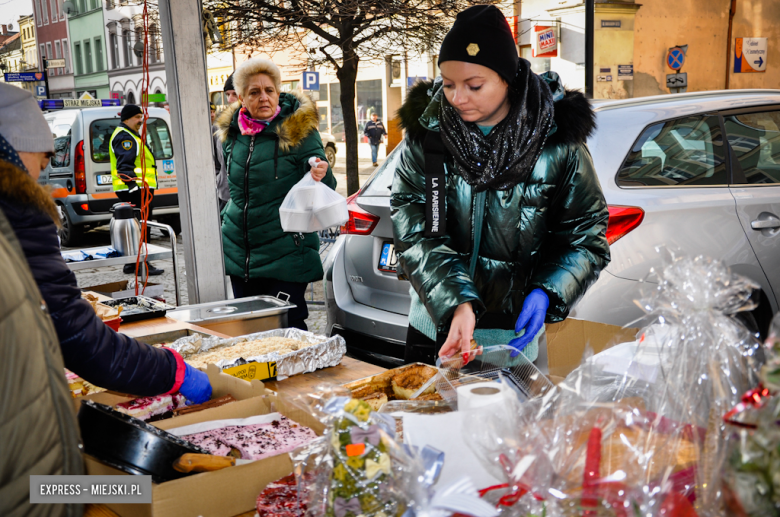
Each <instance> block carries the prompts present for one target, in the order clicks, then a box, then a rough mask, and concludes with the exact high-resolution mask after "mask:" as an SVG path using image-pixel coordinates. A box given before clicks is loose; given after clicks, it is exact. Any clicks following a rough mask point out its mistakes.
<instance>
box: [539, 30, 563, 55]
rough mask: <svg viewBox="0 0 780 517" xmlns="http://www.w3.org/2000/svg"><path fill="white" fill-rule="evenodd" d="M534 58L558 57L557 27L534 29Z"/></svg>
mask: <svg viewBox="0 0 780 517" xmlns="http://www.w3.org/2000/svg"><path fill="white" fill-rule="evenodd" d="M534 32H535V33H534V38H533V57H558V34H557V32H556V30H555V27H544V26H537V27H534Z"/></svg>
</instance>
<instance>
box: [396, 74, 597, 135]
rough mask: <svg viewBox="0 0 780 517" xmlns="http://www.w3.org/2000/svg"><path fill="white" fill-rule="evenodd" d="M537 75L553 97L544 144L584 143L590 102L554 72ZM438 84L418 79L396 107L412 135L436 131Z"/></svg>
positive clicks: (592, 123)
mask: <svg viewBox="0 0 780 517" xmlns="http://www.w3.org/2000/svg"><path fill="white" fill-rule="evenodd" d="M540 77H541V78H542V79H543V80H544V82H546V83H547V84H548V86H549V87H550V89H551V90H552V93H553V97H554V99H555V103H554V115H553V118H554V121H555V126H554V129H553V130H552V131H551V132H550V135H549V136H548V138H547V143H546V145H558V144H567V145H571V144H574V145H577V144H584V143H585V142H586V141H587V139H588V137H589V136H590V135H591V134H592V133H593V131H595V129H596V115H595V113H593V110H592V109H591V106H590V102H588V99H587V98H585V96H584V95H583V94H582V92H580V91H577V90H566V89H564V87H563V86H562V85H561V84H560V78H559V77H558V75H557V74H555V73H550V72H547V73H544V74H541V76H540ZM441 85H442V83H441V79H437V80H435V81H422V82H418V83H417V84H416V85H415V86H413V87H412V89H411V90H410V91H409V94H408V95H407V97H406V101H405V102H404V103H403V105H402V106H401V108H400V109H399V110H398V117H399V119H400V125H401V127H402V128H404V129H405V130H406V132H407V133H408V134H409V136H410V137H411V138H419V137H421V136H422V135H423V134H424V133H425V131H426V130H434V131H438V129H439V128H438V105H439V102H441V96H443V95H444V93H443V91H442V86H441Z"/></svg>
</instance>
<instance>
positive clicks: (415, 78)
mask: <svg viewBox="0 0 780 517" xmlns="http://www.w3.org/2000/svg"><path fill="white" fill-rule="evenodd" d="M427 80H428V78H427V77H425V76H410V77H407V78H406V87H407V88H411V87H412V86H414V84H415V83H416V82H418V81H427Z"/></svg>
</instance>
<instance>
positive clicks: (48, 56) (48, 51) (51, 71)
mask: <svg viewBox="0 0 780 517" xmlns="http://www.w3.org/2000/svg"><path fill="white" fill-rule="evenodd" d="M52 58H54V53H53V52H52V51H51V41H49V42H47V43H46V59H52ZM48 73H49V77H51V76H53V75H54V69H53V68H49V70H48Z"/></svg>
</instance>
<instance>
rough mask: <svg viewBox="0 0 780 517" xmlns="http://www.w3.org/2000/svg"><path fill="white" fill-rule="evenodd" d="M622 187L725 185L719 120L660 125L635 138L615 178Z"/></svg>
mask: <svg viewBox="0 0 780 517" xmlns="http://www.w3.org/2000/svg"><path fill="white" fill-rule="evenodd" d="M617 183H618V185H619V186H621V187H699V186H712V185H728V183H729V181H728V171H727V170H726V161H725V150H724V146H723V135H722V133H721V130H720V121H719V120H718V117H713V116H703V115H702V116H694V117H685V118H680V119H675V120H669V121H667V122H659V123H657V124H653V125H651V126H648V127H647V128H645V130H644V131H643V132H642V134H641V135H639V138H637V140H636V142H635V143H634V145H633V147H632V148H631V152H630V153H629V154H628V157H627V158H626V160H625V162H624V163H623V166H622V167H621V168H620V171H619V172H618V176H617Z"/></svg>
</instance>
